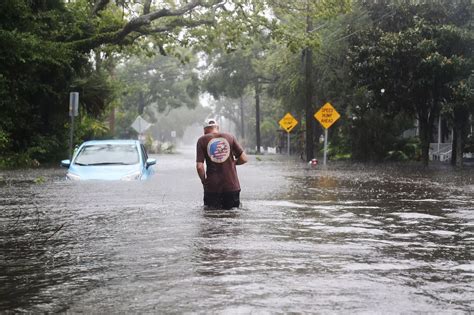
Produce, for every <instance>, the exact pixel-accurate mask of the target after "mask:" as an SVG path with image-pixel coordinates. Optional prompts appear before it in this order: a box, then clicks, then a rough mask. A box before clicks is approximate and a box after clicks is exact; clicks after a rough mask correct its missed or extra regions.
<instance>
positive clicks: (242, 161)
mask: <svg viewBox="0 0 474 315" xmlns="http://www.w3.org/2000/svg"><path fill="white" fill-rule="evenodd" d="M248 160H249V159H248V157H247V154H245V152H242V154H241V155H240V156H239V158H238V159H237V160H236V161H235V164H236V165H242V164H245V163H247V162H248Z"/></svg>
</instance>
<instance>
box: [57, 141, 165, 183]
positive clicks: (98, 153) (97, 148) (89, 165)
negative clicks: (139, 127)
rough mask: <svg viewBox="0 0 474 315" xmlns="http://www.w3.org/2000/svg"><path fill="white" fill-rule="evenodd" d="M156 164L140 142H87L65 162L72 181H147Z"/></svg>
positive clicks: (62, 163)
mask: <svg viewBox="0 0 474 315" xmlns="http://www.w3.org/2000/svg"><path fill="white" fill-rule="evenodd" d="M154 164H156V160H155V159H151V158H148V155H147V152H146V149H145V147H144V146H143V144H141V143H140V142H139V141H138V140H94V141H86V142H84V143H83V144H81V145H80V146H79V148H78V149H77V150H76V151H75V153H74V156H73V157H72V160H63V161H61V166H63V167H67V168H68V171H67V174H66V177H67V178H68V179H71V180H145V179H148V178H150V177H151V176H152V175H153V173H154V170H153V167H152V166H153V165H154Z"/></svg>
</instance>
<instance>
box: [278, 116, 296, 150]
mask: <svg viewBox="0 0 474 315" xmlns="http://www.w3.org/2000/svg"><path fill="white" fill-rule="evenodd" d="M278 123H279V124H280V127H281V128H283V129H285V131H286V133H287V134H288V150H287V151H288V152H287V153H288V156H289V155H290V132H291V130H293V128H295V126H296V125H297V124H298V121H297V120H296V119H295V117H293V116H292V115H291V114H290V113H287V114H286V115H285V116H284V117H283V118H282V119H281V120H280V121H279V122H278Z"/></svg>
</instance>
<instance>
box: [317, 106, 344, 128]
mask: <svg viewBox="0 0 474 315" xmlns="http://www.w3.org/2000/svg"><path fill="white" fill-rule="evenodd" d="M339 117H341V115H339V113H338V112H337V111H336V109H335V108H334V107H332V105H331V104H330V103H326V104H324V105H323V107H321V108H320V109H319V110H318V111H317V112H316V114H314V118H316V119H317V120H318V121H319V123H320V124H321V125H322V126H323V127H324V128H325V129H328V128H329V127H331V126H332V124H334V123H335V122H336V120H338V119H339Z"/></svg>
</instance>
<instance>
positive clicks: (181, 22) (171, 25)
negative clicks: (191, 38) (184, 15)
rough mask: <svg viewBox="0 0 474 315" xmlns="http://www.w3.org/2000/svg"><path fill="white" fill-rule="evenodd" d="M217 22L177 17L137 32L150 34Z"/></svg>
mask: <svg viewBox="0 0 474 315" xmlns="http://www.w3.org/2000/svg"><path fill="white" fill-rule="evenodd" d="M214 23H215V21H214V20H196V21H190V20H185V19H177V20H174V21H172V22H170V23H169V24H167V25H164V26H159V27H155V28H152V29H139V30H137V32H139V33H141V34H142V35H149V34H153V33H164V32H168V31H171V30H173V29H175V28H177V27H191V28H192V27H197V26H200V25H213V24H214Z"/></svg>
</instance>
